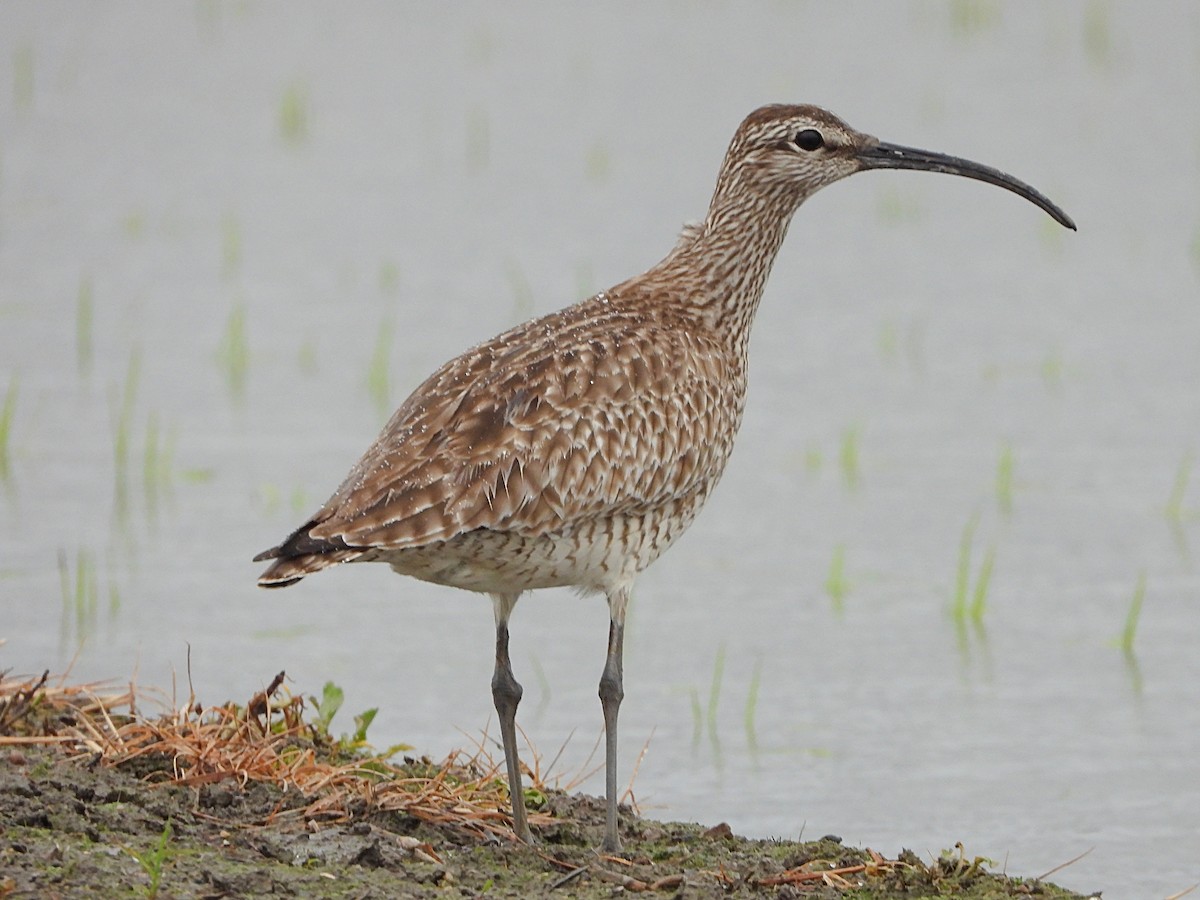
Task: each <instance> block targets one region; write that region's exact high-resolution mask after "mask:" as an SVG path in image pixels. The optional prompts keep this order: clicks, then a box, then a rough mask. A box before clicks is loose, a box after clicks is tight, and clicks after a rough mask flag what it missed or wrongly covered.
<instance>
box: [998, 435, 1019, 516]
mask: <svg viewBox="0 0 1200 900" xmlns="http://www.w3.org/2000/svg"><path fill="white" fill-rule="evenodd" d="M1015 466H1016V458H1015V456H1014V455H1013V448H1012V444H1005V445H1004V446H1003V447H1002V448H1001V449H1000V461H999V462H998V463H996V506H998V507H999V508H1000V511H1001V512H1002V513H1004V514H1005V515H1007V514H1008V513H1010V512H1012V508H1013V469H1014V468H1015Z"/></svg>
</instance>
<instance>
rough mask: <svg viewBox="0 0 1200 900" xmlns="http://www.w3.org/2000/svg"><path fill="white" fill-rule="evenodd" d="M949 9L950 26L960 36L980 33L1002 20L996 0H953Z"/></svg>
mask: <svg viewBox="0 0 1200 900" xmlns="http://www.w3.org/2000/svg"><path fill="white" fill-rule="evenodd" d="M949 11H950V28H951V30H952V31H953V32H954V33H955V34H956V35H958V36H959V37H969V36H971V35H974V34H979V33H981V32H983V31H987V30H988V29H989V28H992V27H993V26H995V25H997V24H999V22H1000V6H999V4H998V3H996V0H952V2H951V3H950V7H949Z"/></svg>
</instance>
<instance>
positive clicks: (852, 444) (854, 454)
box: [838, 425, 860, 488]
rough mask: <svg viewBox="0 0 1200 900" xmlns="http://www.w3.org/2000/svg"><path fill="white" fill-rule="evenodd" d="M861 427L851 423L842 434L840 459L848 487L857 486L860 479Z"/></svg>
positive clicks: (843, 477) (843, 476)
mask: <svg viewBox="0 0 1200 900" xmlns="http://www.w3.org/2000/svg"><path fill="white" fill-rule="evenodd" d="M859 433H860V429H859V427H858V426H857V425H851V426H850V427H849V428H847V429H846V431H845V433H843V435H842V447H841V451H840V452H839V454H838V460H839V462H840V464H841V468H842V480H843V481H844V482H845V484H846V487H848V488H856V487H858V481H859V475H860V471H859V459H858V437H859Z"/></svg>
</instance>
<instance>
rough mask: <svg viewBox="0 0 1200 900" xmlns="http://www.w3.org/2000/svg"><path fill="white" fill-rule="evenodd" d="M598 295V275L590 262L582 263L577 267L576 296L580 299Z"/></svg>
mask: <svg viewBox="0 0 1200 900" xmlns="http://www.w3.org/2000/svg"><path fill="white" fill-rule="evenodd" d="M595 293H596V275H595V273H594V272H593V271H592V264H591V263H590V262H581V263H579V264H577V265H576V266H575V294H576V296H579V297H591V296H592V295H593V294H595Z"/></svg>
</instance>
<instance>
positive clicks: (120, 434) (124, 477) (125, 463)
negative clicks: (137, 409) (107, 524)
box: [111, 349, 142, 515]
mask: <svg viewBox="0 0 1200 900" xmlns="http://www.w3.org/2000/svg"><path fill="white" fill-rule="evenodd" d="M141 371H142V355H141V353H140V352H139V351H138V350H136V349H134V350H131V351H130V352H129V366H128V367H127V369H126V371H125V385H124V387H122V388H121V390H120V395H119V399H118V395H117V393H116V389H115V388H114V390H113V394H112V401H111V402H112V407H113V410H112V412H113V417H112V421H113V470H114V474H115V477H116V492H117V511H118V515H123V513H124V511H126V510H127V508H128V498H129V451H130V445H131V442H132V439H133V436H132V432H133V407H134V404H135V402H136V400H137V390H138V381H139V380H140V379H141Z"/></svg>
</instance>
